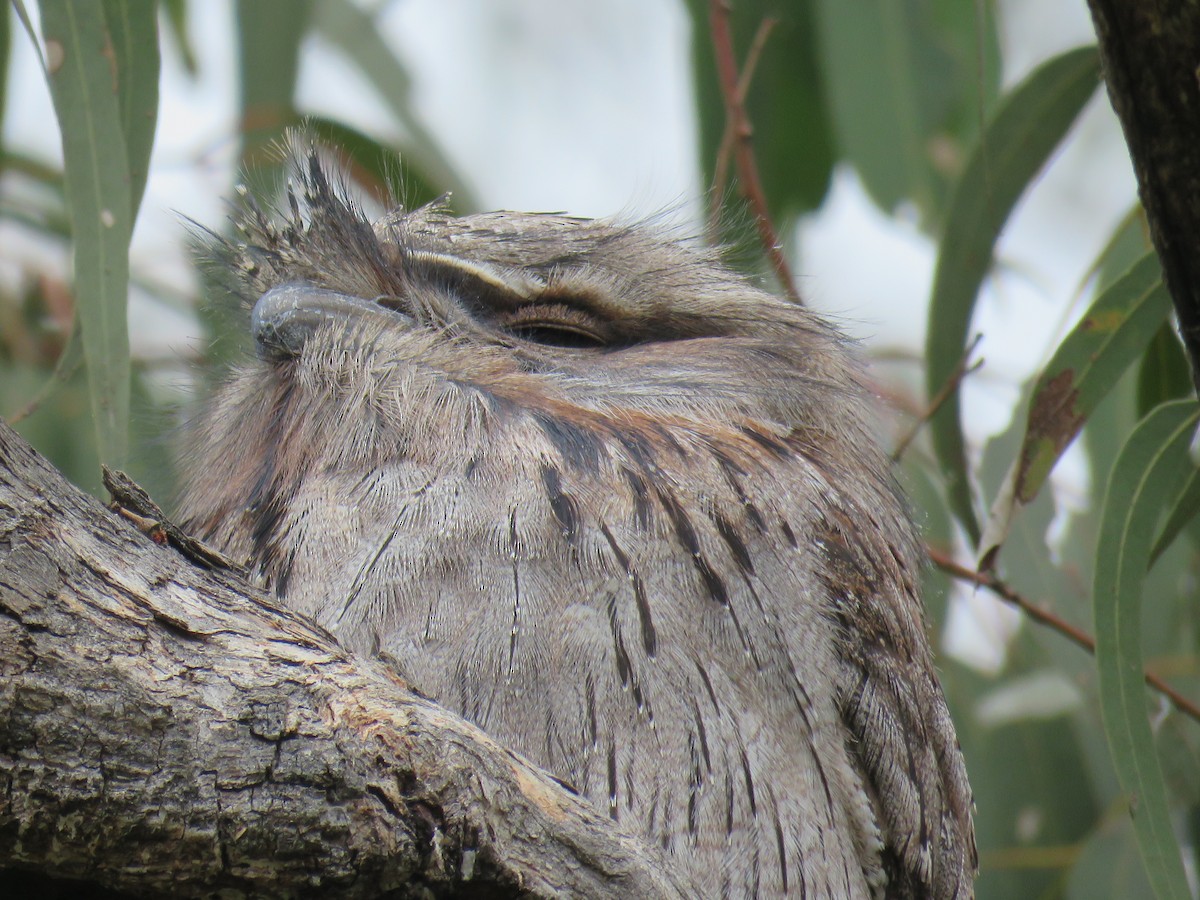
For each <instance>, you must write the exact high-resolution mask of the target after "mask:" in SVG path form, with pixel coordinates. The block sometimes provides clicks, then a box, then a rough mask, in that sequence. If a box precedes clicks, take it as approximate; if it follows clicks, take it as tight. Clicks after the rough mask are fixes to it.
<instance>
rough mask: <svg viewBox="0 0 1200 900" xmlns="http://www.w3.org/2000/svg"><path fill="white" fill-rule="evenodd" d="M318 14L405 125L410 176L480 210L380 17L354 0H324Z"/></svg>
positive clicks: (424, 190)
mask: <svg viewBox="0 0 1200 900" xmlns="http://www.w3.org/2000/svg"><path fill="white" fill-rule="evenodd" d="M313 17H314V22H313V25H314V27H315V28H316V29H317V30H318V31H319V32H320V33H321V35H322V36H323V37H324V38H325V39H326V40H328V41H329V42H330V43H331V44H333V45H334V46H335V47H337V48H338V49H339V50H340V51H341V52H342V54H343V55H344V56H345V57H346V60H347V61H348V62H350V63H352V64H353V65H355V66H357V67H358V69H359V71H361V72H362V74H363V75H364V76H365V77H366V78H367V80H368V81H370V82H371V84H372V85H374V87H375V89H376V90H377V91H379V95H380V96H381V97H382V98H383V100H384V102H386V103H387V105H388V107H389V108H390V109H391V111H392V114H393V115H395V116H396V119H397V120H398V121H399V123H400V125H401V126H402V127H403V128H404V131H405V137H404V142H403V154H402V156H403V158H402V160H401V162H402V164H403V167H404V169H405V170H406V171H407V172H408V173H409V175H410V176H412V175H415V174H416V173H420V174H419V175H418V176H417V177H418V179H419V181H420V184H419V192H420V193H421V194H422V195H426V194H427V195H429V196H430V199H432V197H436V196H440V195H442V194H444V193H446V192H447V191H449V192H451V193H452V194H453V199H454V207H455V208H456V209H459V210H464V211H465V210H473V209H478V208H479V206H478V203H477V202H476V201H475V199H474V197H473V192H472V191H471V189H470V188H469V187H468V186H467V182H466V180H465V179H463V177H462V176H461V174H460V173H458V172H457V171H455V169H454V168H453V167H452V166H451V165H450V164H449V162H447V159H448V157H447V155H446V152H445V150H443V149H442V147H441V146H439V144H438V142H437V139H436V138H434V136H433V135H432V134H431V133H430V132H429V131H428V129H426V128H425V126H424V124H422V122H421V120H420V118H418V116H417V115H416V114H415V113H414V112H413V106H412V97H411V93H410V91H411V79H410V78H409V75H408V71H407V70H406V69H405V68H404V64H403V63H402V62H401V61H400V59H399V58H397V56H396V54H395V53H394V52H393V50H392V48H391V47H390V46H389V45H388V43H387V41H385V40H384V39H383V35H382V34H381V32H380V29H379V26H378V24H377V23H376V22H375V19H374V18H373V17H372V16H371V15H370V14H369V13H367V12H366V11H364V10H363V9H362V8H361V7H360V6H359V5H357V4H355V3H351V2H349V0H323V2H321V3H319V4H317V6H316V7H315V8H314V10H313ZM324 121H325V122H327V123H328V124H333V123H331V122H329V120H324ZM341 127H342V128H345V127H346V126H344V125H343V126H341ZM406 193H407V192H406ZM405 199H406V200H407V199H409V198H408V197H407V196H405Z"/></svg>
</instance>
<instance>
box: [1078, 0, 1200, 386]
mask: <svg viewBox="0 0 1200 900" xmlns="http://www.w3.org/2000/svg"><path fill="white" fill-rule="evenodd" d="M1088 5H1089V6H1090V7H1091V11H1092V19H1093V21H1094V22H1095V25H1096V34H1097V36H1098V37H1099V39H1100V55H1101V58H1102V60H1103V61H1104V75H1105V81H1106V82H1107V84H1108V94H1109V97H1110V99H1111V100H1112V105H1113V108H1114V109H1115V110H1116V112H1117V117H1118V118H1119V119H1120V120H1121V127H1122V128H1123V129H1124V131H1125V142H1126V143H1127V144H1128V145H1129V153H1130V156H1131V157H1132V158H1133V166H1134V170H1135V172H1136V174H1137V180H1138V192H1139V194H1140V196H1141V199H1142V205H1143V206H1144V207H1145V209H1146V215H1147V218H1148V219H1149V222H1150V235H1151V238H1152V240H1153V241H1154V248H1155V250H1157V251H1158V257H1159V259H1160V260H1161V262H1162V267H1163V276H1164V279H1165V281H1166V284H1167V288H1168V289H1169V290H1170V292H1171V297H1172V299H1173V301H1174V304H1175V312H1176V315H1177V317H1178V319H1179V329H1180V333H1181V335H1182V337H1183V340H1184V344H1185V346H1186V347H1187V351H1188V356H1189V357H1190V358H1191V363H1192V380H1193V382H1194V383H1196V384H1197V385H1198V386H1200V4H1197V3H1196V2H1195V0H1088Z"/></svg>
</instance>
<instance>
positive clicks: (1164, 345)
mask: <svg viewBox="0 0 1200 900" xmlns="http://www.w3.org/2000/svg"><path fill="white" fill-rule="evenodd" d="M1192 390H1193V388H1192V369H1191V367H1190V366H1189V365H1188V361H1187V356H1186V355H1185V353H1184V350H1183V344H1182V343H1180V341H1179V335H1178V334H1176V333H1175V329H1174V327H1173V326H1172V325H1171V323H1170V322H1163V323H1162V324H1161V325H1159V326H1158V331H1156V332H1155V333H1154V337H1152V338H1151V339H1150V343H1149V345H1148V346H1147V347H1146V350H1145V352H1144V353H1143V354H1142V361H1141V364H1140V365H1139V367H1138V385H1137V391H1138V415H1142V416H1144V415H1145V414H1146V413H1148V412H1150V410H1152V409H1154V407H1156V406H1158V404H1160V403H1165V402H1166V401H1168V400H1182V399H1183V398H1184V397H1187V396H1189V395H1190V394H1191V393H1192Z"/></svg>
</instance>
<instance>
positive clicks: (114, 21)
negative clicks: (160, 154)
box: [103, 0, 160, 220]
mask: <svg viewBox="0 0 1200 900" xmlns="http://www.w3.org/2000/svg"><path fill="white" fill-rule="evenodd" d="M103 5H104V21H105V24H106V25H107V27H108V34H109V38H110V40H111V42H112V49H113V57H114V59H115V61H116V69H117V73H116V82H117V105H118V106H119V107H120V110H121V130H122V132H123V133H124V135H125V154H126V160H127V165H128V167H129V208H130V218H131V220H136V219H137V212H138V208H139V207H140V206H141V205H142V194H143V193H144V192H145V190H146V176H147V174H148V172H149V169H150V150H151V148H152V147H153V146H154V128H155V125H156V124H157V122H158V72H159V66H160V61H159V53H158V21H157V19H156V18H155V12H156V9H155V7H156V4H155V0H104V4H103Z"/></svg>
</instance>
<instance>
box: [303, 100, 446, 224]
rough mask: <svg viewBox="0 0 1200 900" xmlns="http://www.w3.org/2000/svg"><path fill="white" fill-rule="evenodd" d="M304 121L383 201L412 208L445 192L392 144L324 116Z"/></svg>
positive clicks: (353, 175)
mask: <svg viewBox="0 0 1200 900" xmlns="http://www.w3.org/2000/svg"><path fill="white" fill-rule="evenodd" d="M297 124H300V123H299V122H297ZM303 124H304V126H305V127H306V128H307V129H308V130H309V131H310V132H311V133H312V134H313V135H314V136H315V137H317V138H318V139H320V140H321V142H322V143H324V144H326V145H327V146H328V147H329V148H330V149H331V150H332V151H334V152H335V153H337V154H338V156H339V158H340V159H341V162H342V165H343V167H344V168H345V169H346V171H347V173H348V175H349V177H350V179H351V180H352V181H354V182H355V183H357V184H358V185H359V187H361V188H362V189H364V190H366V191H367V192H368V193H370V194H371V195H372V196H373V197H375V198H376V199H377V200H378V201H379V202H380V203H392V202H396V201H399V202H402V203H404V204H405V205H406V206H408V207H409V208H412V207H416V206H420V205H422V204H425V203H429V202H430V201H432V200H436V199H437V198H438V197H440V196H442V195H443V194H444V193H445V190H444V189H441V188H440V186H439V185H437V184H434V183H433V182H431V181H430V180H429V179H428V178H426V177H425V176H424V173H422V172H421V171H419V170H417V169H416V168H414V167H413V166H411V165H409V164H408V162H409V160H408V159H407V157H403V156H401V157H397V155H396V153H395V151H394V150H392V149H391V148H390V147H387V146H385V145H384V144H382V143H381V142H379V141H377V140H375V139H374V138H372V137H369V136H368V135H365V134H363V133H362V132H361V131H358V130H357V129H355V128H351V127H350V126H349V125H344V124H342V123H341V122H335V121H333V120H332V119H327V118H324V117H321V116H307V117H305V119H304V120H303Z"/></svg>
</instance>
